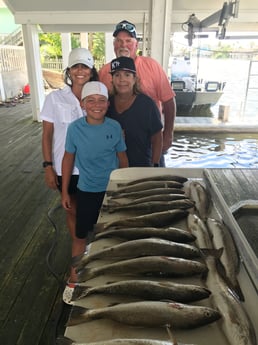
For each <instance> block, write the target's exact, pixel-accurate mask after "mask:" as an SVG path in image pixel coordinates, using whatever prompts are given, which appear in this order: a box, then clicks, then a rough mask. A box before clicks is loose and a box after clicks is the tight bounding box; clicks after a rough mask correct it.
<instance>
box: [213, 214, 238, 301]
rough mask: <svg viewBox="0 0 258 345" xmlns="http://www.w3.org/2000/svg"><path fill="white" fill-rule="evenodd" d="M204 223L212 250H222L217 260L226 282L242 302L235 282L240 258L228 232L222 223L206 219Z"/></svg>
mask: <svg viewBox="0 0 258 345" xmlns="http://www.w3.org/2000/svg"><path fill="white" fill-rule="evenodd" d="M206 223H207V227H208V231H209V234H210V236H211V239H212V243H213V246H214V248H215V249H220V248H223V252H222V254H221V256H220V258H219V260H220V261H221V263H222V265H223V267H224V271H225V274H226V278H227V282H228V284H229V286H230V287H231V288H232V289H233V290H234V291H235V293H236V294H237V296H238V298H239V299H240V300H241V301H244V295H243V292H242V290H241V287H240V285H239V282H238V280H237V275H238V273H239V268H240V258H239V254H238V250H237V248H236V245H235V241H234V239H233V237H232V235H231V233H230V230H229V229H228V228H227V227H226V226H225V225H224V224H223V223H222V222H220V221H218V220H216V219H213V218H208V219H207V221H206Z"/></svg>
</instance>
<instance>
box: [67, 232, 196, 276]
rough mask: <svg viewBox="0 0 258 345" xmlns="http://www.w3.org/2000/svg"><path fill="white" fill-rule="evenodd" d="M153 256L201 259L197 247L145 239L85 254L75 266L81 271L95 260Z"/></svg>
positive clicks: (156, 239) (157, 239) (158, 239)
mask: <svg viewBox="0 0 258 345" xmlns="http://www.w3.org/2000/svg"><path fill="white" fill-rule="evenodd" d="M152 255H153V256H155V255H159V256H160V255H164V256H173V257H182V258H186V259H191V258H198V257H200V251H199V249H198V248H196V247H195V246H192V245H189V244H185V243H177V242H172V241H168V240H163V239H160V238H143V239H137V240H131V241H127V242H124V243H120V244H116V245H113V246H111V247H108V248H104V249H102V250H99V251H95V252H94V253H92V254H91V253H89V254H87V255H85V254H84V255H83V256H82V258H81V259H80V260H79V261H78V262H77V264H76V265H74V266H75V267H77V270H80V269H82V268H84V267H85V266H86V265H87V264H88V263H89V262H91V261H93V260H101V259H111V260H114V259H115V260H123V259H129V258H137V257H141V256H152Z"/></svg>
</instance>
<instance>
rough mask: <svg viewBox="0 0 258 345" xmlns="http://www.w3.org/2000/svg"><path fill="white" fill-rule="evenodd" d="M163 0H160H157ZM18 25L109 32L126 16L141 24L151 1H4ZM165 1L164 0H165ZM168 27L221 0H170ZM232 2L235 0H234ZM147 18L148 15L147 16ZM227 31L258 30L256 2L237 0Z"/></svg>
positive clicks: (211, 9)
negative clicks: (170, 9) (235, 9)
mask: <svg viewBox="0 0 258 345" xmlns="http://www.w3.org/2000/svg"><path fill="white" fill-rule="evenodd" d="M162 1H165V0H160V2H162ZM4 2H5V3H6V5H7V6H8V8H9V9H10V10H11V12H12V13H13V15H14V17H15V21H16V23H18V24H39V25H41V26H42V27H44V28H45V30H46V31H52V32H53V31H58V30H59V31H60V29H61V30H62V31H63V32H72V31H73V32H74V31H84V32H90V31H112V29H113V26H114V24H115V23H117V22H119V21H120V20H121V19H123V18H124V17H126V18H127V19H128V20H130V21H132V22H134V23H135V24H136V25H137V24H138V25H137V27H140V26H141V25H142V23H144V21H146V16H147V17H148V15H149V10H150V8H151V6H152V3H153V1H152V0H141V1H139V0H130V1H123V0H109V1H106V0H95V1H92V0H84V1H79V0H75V1H70V0H55V1H53V0H44V1H31V0H22V1H20V0H4ZM165 2H167V1H165ZM171 2H172V15H171V29H172V31H180V30H181V24H182V23H183V22H185V21H186V20H187V18H188V16H189V15H191V14H192V13H195V15H196V16H197V17H198V18H199V19H200V20H202V19H203V18H205V17H207V16H209V15H210V14H211V13H213V12H215V11H218V10H219V9H220V8H221V7H222V6H223V3H224V2H223V0H213V1H204V0H194V1H193V0H173V1H171ZM233 2H234V1H233ZM147 20H148V18H147ZM228 30H229V31H258V1H257V0H240V1H239V12H238V18H235V19H234V20H231V21H230V23H229V25H228Z"/></svg>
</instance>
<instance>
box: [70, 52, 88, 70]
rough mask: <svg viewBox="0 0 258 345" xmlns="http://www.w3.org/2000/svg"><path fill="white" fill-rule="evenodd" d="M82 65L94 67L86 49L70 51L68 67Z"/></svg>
mask: <svg viewBox="0 0 258 345" xmlns="http://www.w3.org/2000/svg"><path fill="white" fill-rule="evenodd" d="M79 63H81V64H83V65H86V66H88V67H89V68H92V67H93V66H94V59H93V56H92V55H91V52H90V51H89V50H88V49H86V48H75V49H73V50H72V51H71V53H70V55H69V59H68V67H69V68H71V67H72V66H74V65H77V64H79Z"/></svg>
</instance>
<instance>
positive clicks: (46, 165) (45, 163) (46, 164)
mask: <svg viewBox="0 0 258 345" xmlns="http://www.w3.org/2000/svg"><path fill="white" fill-rule="evenodd" d="M49 165H50V166H52V165H53V162H48V161H45V162H43V163H42V166H43V168H46V167H48V166H49Z"/></svg>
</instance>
